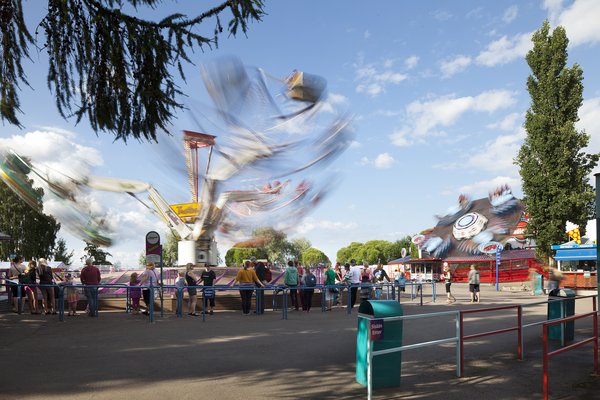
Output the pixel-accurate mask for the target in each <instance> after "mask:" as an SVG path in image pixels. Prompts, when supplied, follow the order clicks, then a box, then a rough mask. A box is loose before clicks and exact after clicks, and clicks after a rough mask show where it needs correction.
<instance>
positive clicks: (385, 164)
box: [373, 153, 398, 169]
mask: <svg viewBox="0 0 600 400" xmlns="http://www.w3.org/2000/svg"><path fill="white" fill-rule="evenodd" d="M397 162H398V161H396V160H394V157H392V156H390V155H389V153H382V154H380V155H378V156H377V158H376V159H375V161H373V164H374V165H375V168H379V169H388V168H392V167H393V166H394V164H396V163H397Z"/></svg>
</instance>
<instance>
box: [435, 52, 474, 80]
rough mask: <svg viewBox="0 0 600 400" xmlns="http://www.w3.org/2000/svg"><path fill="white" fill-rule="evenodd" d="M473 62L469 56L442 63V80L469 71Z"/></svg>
mask: <svg viewBox="0 0 600 400" xmlns="http://www.w3.org/2000/svg"><path fill="white" fill-rule="evenodd" d="M472 62H473V60H472V59H471V57H469V56H464V55H459V56H456V57H454V58H452V59H449V60H445V61H442V62H441V65H440V70H441V72H442V78H450V77H451V76H452V75H454V74H457V73H459V72H462V71H464V70H465V69H467V67H468V66H469V65H471V63H472Z"/></svg>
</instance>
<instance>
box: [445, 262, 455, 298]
mask: <svg viewBox="0 0 600 400" xmlns="http://www.w3.org/2000/svg"><path fill="white" fill-rule="evenodd" d="M443 265H444V270H443V273H442V278H443V279H444V283H445V284H446V304H450V303H453V302H455V301H456V297H454V296H453V295H452V292H451V291H450V286H451V285H452V273H451V272H450V266H449V265H448V263H447V262H444V264H443Z"/></svg>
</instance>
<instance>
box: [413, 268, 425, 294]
mask: <svg viewBox="0 0 600 400" xmlns="http://www.w3.org/2000/svg"><path fill="white" fill-rule="evenodd" d="M415 283H416V284H417V292H416V293H415V297H416V296H418V295H419V293H421V294H423V273H422V272H421V271H419V272H417V276H416V278H415Z"/></svg>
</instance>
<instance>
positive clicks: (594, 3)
mask: <svg viewBox="0 0 600 400" xmlns="http://www.w3.org/2000/svg"><path fill="white" fill-rule="evenodd" d="M560 5H561V4H559V5H558V6H560ZM549 10H550V11H551V12H552V11H553V10H554V9H553V8H549ZM599 17H600V1H598V0H577V1H575V2H573V3H572V4H571V6H570V7H568V8H566V9H565V10H563V11H562V12H561V13H560V15H559V16H558V18H557V19H558V20H557V23H556V24H557V25H561V26H563V27H564V28H565V30H566V31H567V36H568V37H569V45H571V46H579V45H582V44H586V43H591V44H594V43H598V42H600V24H599V23H598V18H599Z"/></svg>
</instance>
